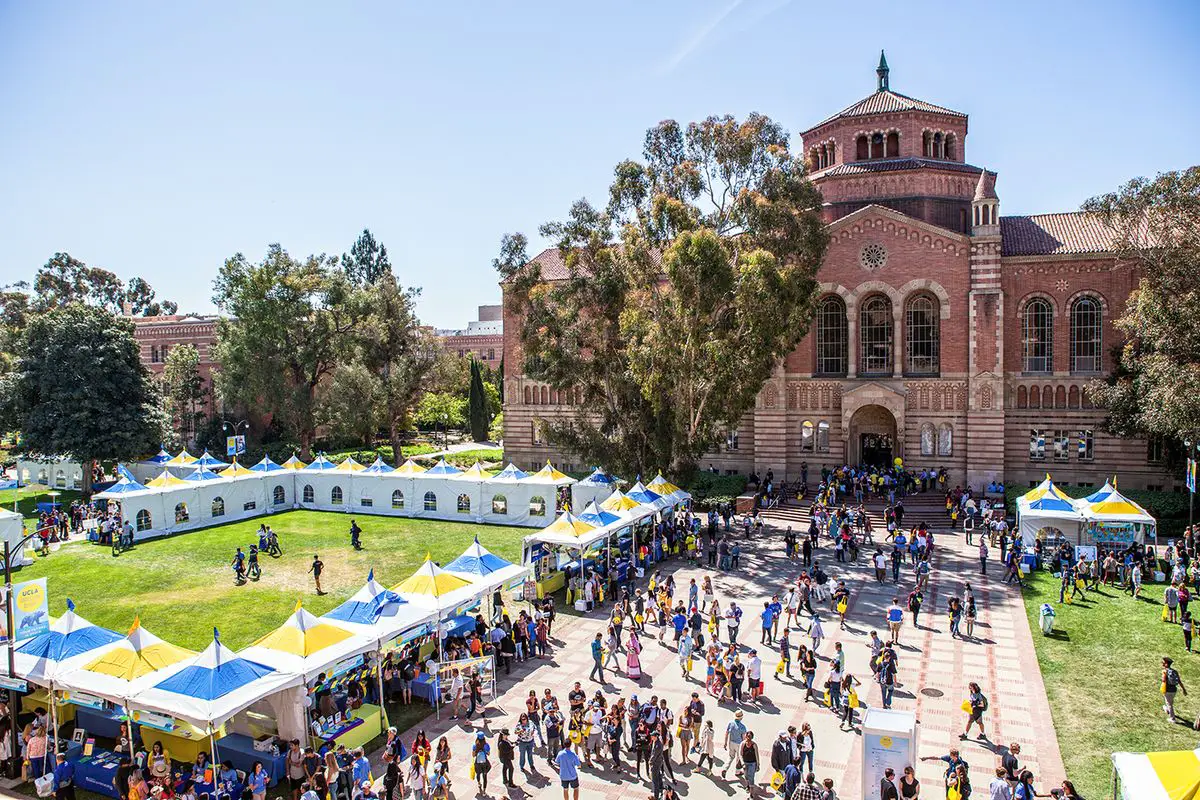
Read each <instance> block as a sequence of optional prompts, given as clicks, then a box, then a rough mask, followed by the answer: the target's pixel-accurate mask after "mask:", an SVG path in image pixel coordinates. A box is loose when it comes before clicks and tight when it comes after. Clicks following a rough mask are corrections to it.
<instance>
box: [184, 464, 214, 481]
mask: <svg viewBox="0 0 1200 800" xmlns="http://www.w3.org/2000/svg"><path fill="white" fill-rule="evenodd" d="M183 479H184V480H185V481H219V480H221V476H220V475H218V474H217V473H215V472H213V471H212V470H211V469H209V468H208V467H196V470H195V471H194V472H191V473H189V474H187V475H184V476H183Z"/></svg>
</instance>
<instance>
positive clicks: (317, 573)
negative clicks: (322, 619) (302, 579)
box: [308, 553, 325, 594]
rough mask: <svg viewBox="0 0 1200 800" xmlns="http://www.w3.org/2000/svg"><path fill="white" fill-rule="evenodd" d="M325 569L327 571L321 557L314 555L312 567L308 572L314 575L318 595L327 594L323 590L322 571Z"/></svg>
mask: <svg viewBox="0 0 1200 800" xmlns="http://www.w3.org/2000/svg"><path fill="white" fill-rule="evenodd" d="M323 569H325V564H324V563H322V561H321V557H320V556H318V555H316V554H315V553H314V554H313V561H312V566H311V567H309V568H308V571H309V572H311V573H312V576H313V583H314V584H316V586H317V594H325V592H324V591H323V590H322V589H321V570H323Z"/></svg>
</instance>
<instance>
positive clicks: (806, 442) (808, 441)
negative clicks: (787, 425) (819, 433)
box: [800, 419, 816, 453]
mask: <svg viewBox="0 0 1200 800" xmlns="http://www.w3.org/2000/svg"><path fill="white" fill-rule="evenodd" d="M815 438H816V437H815V436H814V433H813V424H812V420H807V419H806V420H804V423H803V424H802V425H801V426H800V450H801V452H804V453H811V452H812V451H813V443H814V441H815Z"/></svg>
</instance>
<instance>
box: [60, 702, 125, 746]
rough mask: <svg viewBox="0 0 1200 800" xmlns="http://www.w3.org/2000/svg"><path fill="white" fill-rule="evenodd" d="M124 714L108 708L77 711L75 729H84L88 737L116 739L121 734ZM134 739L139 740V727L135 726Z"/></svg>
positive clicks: (81, 708)
mask: <svg viewBox="0 0 1200 800" xmlns="http://www.w3.org/2000/svg"><path fill="white" fill-rule="evenodd" d="M122 716H124V712H122V711H118V710H116V709H107V708H103V709H101V708H85V707H83V706H78V707H77V708H76V709H75V727H77V728H83V729H84V730H85V731H87V732H88V736H103V737H104V738H106V739H116V738H117V736H118V735H119V734H120V733H121V717H122ZM134 738H135V739H136V738H137V726H136V725H135V726H134Z"/></svg>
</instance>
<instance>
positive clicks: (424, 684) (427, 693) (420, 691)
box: [412, 673, 437, 706]
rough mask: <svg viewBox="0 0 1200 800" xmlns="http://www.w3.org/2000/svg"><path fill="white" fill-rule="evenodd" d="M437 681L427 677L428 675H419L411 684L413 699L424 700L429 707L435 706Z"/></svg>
mask: <svg viewBox="0 0 1200 800" xmlns="http://www.w3.org/2000/svg"><path fill="white" fill-rule="evenodd" d="M436 685H437V679H436V678H432V677H430V676H429V674H428V673H421V674H420V675H418V676H417V677H416V678H414V679H413V682H412V693H413V696H414V697H419V698H421V699H422V700H425V701H427V702H428V703H429V705H431V706H432V705H436V704H437V689H436Z"/></svg>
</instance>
